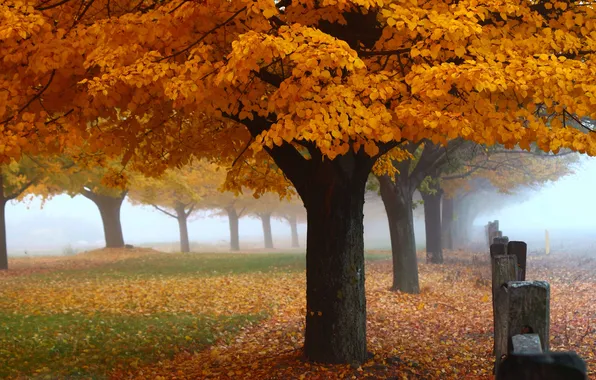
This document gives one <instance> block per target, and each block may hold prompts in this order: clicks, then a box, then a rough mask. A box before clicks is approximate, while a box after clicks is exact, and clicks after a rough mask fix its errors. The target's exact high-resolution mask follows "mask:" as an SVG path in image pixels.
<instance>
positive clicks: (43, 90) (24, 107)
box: [0, 69, 56, 124]
mask: <svg viewBox="0 0 596 380" xmlns="http://www.w3.org/2000/svg"><path fill="white" fill-rule="evenodd" d="M54 75H56V69H54V70H52V73H51V74H50V79H49V80H48V83H46V85H45V86H43V88H42V89H41V90H40V91H39V92H38V93H37V94H35V96H33V97H32V98H31V99H29V101H28V102H27V103H26V104H25V105H24V106H22V107H21V108H19V110H18V111H17V113H15V114H14V115H12V116H10V117H9V118H8V119H6V120H3V121H1V122H0V124H7V123H8V122H9V121H11V120H12V119H14V118H15V117H16V116H17V115H18V114H20V113H21V112H23V111H24V110H25V109H26V108H27V107H29V105H30V104H31V103H33V102H34V101H36V100H37V99H39V98H40V97H41V95H43V93H44V92H45V91H46V90H47V89H48V87H50V84H51V83H52V81H53V80H54Z"/></svg>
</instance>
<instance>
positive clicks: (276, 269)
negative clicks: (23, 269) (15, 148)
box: [0, 253, 390, 379]
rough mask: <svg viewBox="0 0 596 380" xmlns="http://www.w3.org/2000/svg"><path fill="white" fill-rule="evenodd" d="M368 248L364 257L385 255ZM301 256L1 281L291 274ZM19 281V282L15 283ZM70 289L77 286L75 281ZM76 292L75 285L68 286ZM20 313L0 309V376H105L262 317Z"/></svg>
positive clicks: (142, 262) (156, 259) (202, 258)
mask: <svg viewBox="0 0 596 380" xmlns="http://www.w3.org/2000/svg"><path fill="white" fill-rule="evenodd" d="M389 257H390V256H389V255H387V254H376V253H375V254H369V255H367V260H380V259H387V258H389ZM304 269H305V255H304V254H295V253H265V254H261V253H258V254H257V253H255V254H200V253H194V254H163V255H149V256H146V257H140V258H131V259H127V260H123V261H120V262H115V263H110V264H105V265H103V266H101V267H92V268H87V269H67V270H60V271H56V272H50V273H43V274H31V275H28V276H26V277H19V278H12V279H9V280H7V282H6V283H5V284H4V286H11V284H12V283H14V284H15V285H16V286H23V285H24V286H33V287H42V288H43V286H44V284H45V283H46V281H47V282H52V281H62V280H69V279H70V280H75V281H74V282H69V281H67V283H74V284H76V283H79V281H80V282H81V283H84V282H87V281H98V280H99V281H102V280H105V281H108V282H112V281H116V282H118V281H120V279H130V278H134V279H145V278H147V279H150V278H156V277H159V278H163V277H169V276H171V277H178V276H183V277H209V276H218V275H224V274H225V275H229V274H245V273H254V272H263V273H272V274H273V275H275V273H288V272H290V273H296V272H301V271H304ZM17 284H18V285H17ZM75 287H76V285H75ZM73 291H76V289H73ZM41 314H42V315H25V314H23V313H22V312H20V311H19V310H18V307H17V309H15V310H13V309H4V310H0V378H5V377H16V376H17V375H26V376H28V377H30V378H39V379H46V378H47V379H57V378H65V377H66V378H69V379H78V378H93V379H104V378H106V377H107V376H108V374H109V372H110V370H112V369H118V368H121V367H123V368H130V367H131V366H132V367H136V366H138V365H142V364H144V363H147V362H156V361H158V360H161V359H166V358H170V357H172V356H173V355H174V354H175V353H176V352H179V351H191V352H192V351H197V350H201V349H203V348H205V347H206V346H208V345H210V344H211V343H212V342H213V341H214V340H215V339H217V338H218V337H231V336H233V334H234V333H235V332H236V331H237V330H238V329H239V328H240V327H242V326H245V325H247V324H249V323H253V322H257V321H259V320H261V319H263V318H266V317H267V315H266V310H263V311H262V313H260V314H258V315H231V316H213V315H190V314H145V315H112V314H100V313H97V314H94V315H91V316H89V315H82V314H78V313H70V312H69V313H63V312H62V311H60V310H44V311H43V312H42V313H41Z"/></svg>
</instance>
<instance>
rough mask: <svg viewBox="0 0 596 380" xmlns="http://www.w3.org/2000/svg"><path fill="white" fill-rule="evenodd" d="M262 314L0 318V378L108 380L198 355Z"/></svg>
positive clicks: (16, 315) (6, 316)
mask: <svg viewBox="0 0 596 380" xmlns="http://www.w3.org/2000/svg"><path fill="white" fill-rule="evenodd" d="M261 317H262V316H259V315H233V316H207V315H188V314H186V315H185V314H182V315H173V314H170V315H168V314H152V315H148V316H118V315H104V314H97V315H93V316H83V315H68V314H54V315H22V314H9V313H6V312H4V313H0V342H2V348H1V349H0V362H1V363H2V366H0V378H5V377H11V376H15V375H17V374H26V375H29V376H35V377H40V378H46V377H48V378H52V379H53V378H56V377H61V376H68V377H69V378H89V377H92V378H95V379H101V378H105V377H106V376H105V375H106V374H107V373H108V372H109V370H110V369H114V368H118V367H122V366H132V367H137V366H139V365H143V364H146V363H149V362H152V361H157V360H160V359H165V358H170V357H172V356H173V355H174V354H175V353H177V352H179V351H180V350H186V351H191V352H193V351H196V350H200V349H202V348H204V347H205V346H206V345H208V344H210V343H213V342H214V341H215V339H216V338H217V337H219V336H222V335H225V334H230V333H234V332H236V331H237V330H238V328H239V327H241V326H243V325H246V324H247V323H250V322H255V321H258V320H259V319H260V318H261Z"/></svg>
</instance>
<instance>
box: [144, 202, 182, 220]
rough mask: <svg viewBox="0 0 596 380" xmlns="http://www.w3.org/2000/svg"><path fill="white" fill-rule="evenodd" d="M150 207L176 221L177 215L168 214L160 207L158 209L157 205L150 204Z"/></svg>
mask: <svg viewBox="0 0 596 380" xmlns="http://www.w3.org/2000/svg"><path fill="white" fill-rule="evenodd" d="M151 206H153V207H155V208H156V209H157V210H159V211H161V212H163V213H164V214H166V215H168V216H171V217H172V218H174V219H178V216H177V215H174V214H172V213H170V212H168V211H166V210H164V209H162V208H161V207H159V206H157V205H154V204H151Z"/></svg>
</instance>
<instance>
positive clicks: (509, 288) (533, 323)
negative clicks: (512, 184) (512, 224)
mask: <svg viewBox="0 0 596 380" xmlns="http://www.w3.org/2000/svg"><path fill="white" fill-rule="evenodd" d="M495 222H496V223H497V230H493V228H494V223H491V222H489V223H488V225H487V227H486V230H487V235H488V238H489V242H492V244H490V257H491V271H492V281H493V282H492V295H493V317H494V354H495V365H494V371H495V374H496V376H495V380H587V378H588V377H587V372H588V371H587V367H586V363H585V362H584V361H583V360H582V359H581V358H580V357H579V356H578V355H577V354H576V353H575V352H549V346H550V344H549V329H550V285H549V284H548V282H546V281H525V279H526V263H527V252H528V246H527V244H526V243H525V242H523V241H511V242H510V241H509V238H507V237H506V236H502V233H501V231H498V221H495Z"/></svg>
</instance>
